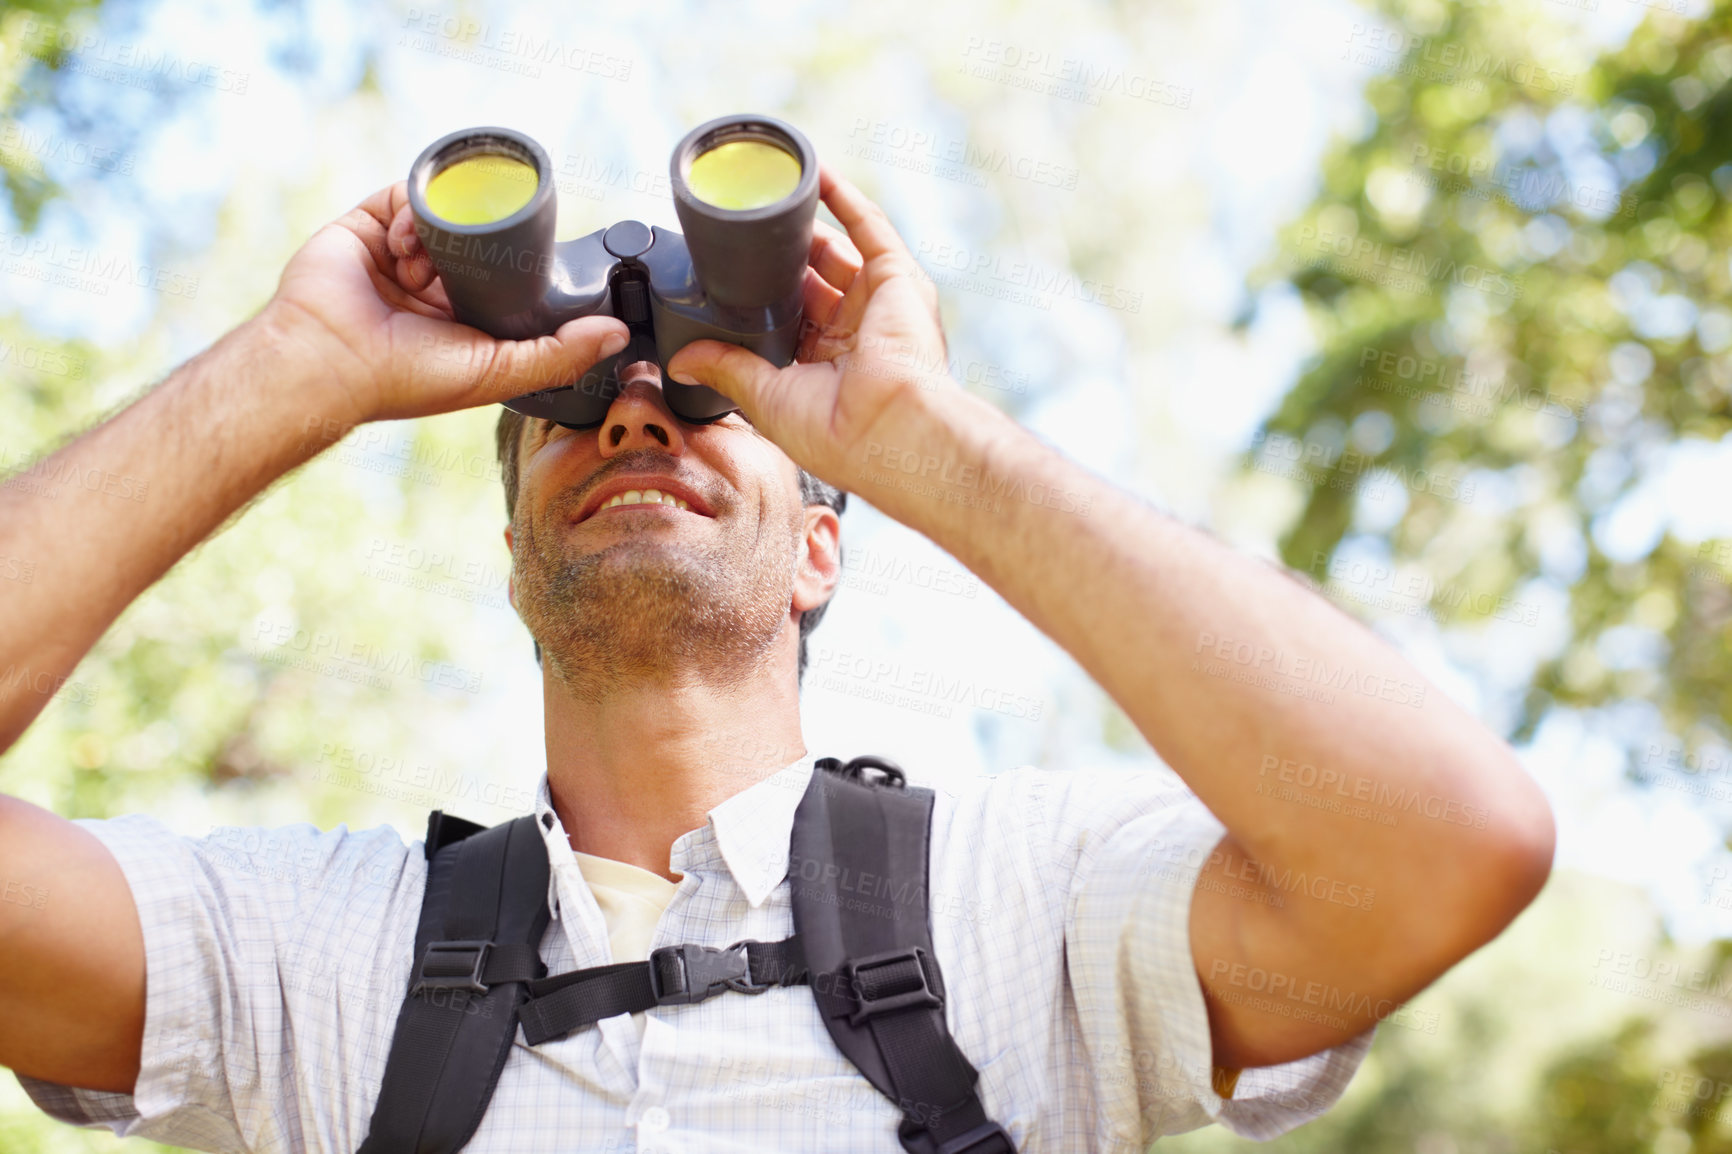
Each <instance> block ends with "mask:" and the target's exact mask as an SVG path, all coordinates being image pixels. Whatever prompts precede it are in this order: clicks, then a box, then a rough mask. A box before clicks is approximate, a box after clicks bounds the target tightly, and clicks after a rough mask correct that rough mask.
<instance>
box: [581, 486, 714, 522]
mask: <svg viewBox="0 0 1732 1154" xmlns="http://www.w3.org/2000/svg"><path fill="white" fill-rule="evenodd" d="M633 505H640V506H641V505H668V506H671V507H673V508H675V509H685V510H686V511H687V512H690V511H691V506H690V505H689V504H687V503H686V502H685V501H684V500H683V499H681V498H679V497H676V496H674V495H673V494H672V493H664V492H662V491H661V490H660V489H627V490H626V491H625V492H623V493H615V494H614V495H613V496H611V497H609V498H608V499H607V500H606V501H605V502H604V503H603V504H602V506H601V508H599V509H597V510H596V513H604V512H606V511H607V510H609V509H619V508H625V507H630V506H633ZM591 516H594V514H591Z"/></svg>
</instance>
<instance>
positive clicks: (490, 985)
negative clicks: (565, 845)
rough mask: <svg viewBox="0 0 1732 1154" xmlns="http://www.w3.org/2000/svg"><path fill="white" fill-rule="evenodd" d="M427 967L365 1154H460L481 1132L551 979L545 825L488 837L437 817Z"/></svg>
mask: <svg viewBox="0 0 1732 1154" xmlns="http://www.w3.org/2000/svg"><path fill="white" fill-rule="evenodd" d="M427 845H428V847H429V864H428V867H427V888H426V891H425V893H424V894H423V896H422V900H421V922H420V925H419V928H417V930H416V932H415V966H414V969H413V971H412V972H411V973H410V977H409V992H408V994H407V996H406V997H405V998H404V1000H403V1008H402V1009H401V1010H400V1011H398V1014H397V1030H396V1033H395V1034H394V1035H393V1036H392V1039H391V1054H390V1057H389V1058H388V1059H387V1060H386V1064H385V1078H384V1082H383V1083H382V1085H381V1086H380V1090H379V1100H378V1102H377V1104H376V1105H375V1106H374V1108H373V1119H372V1122H371V1124H370V1126H369V1128H368V1134H367V1139H366V1141H365V1142H363V1143H362V1144H361V1148H360V1152H359V1154H455V1151H458V1150H461V1149H462V1148H463V1146H464V1144H465V1143H467V1142H468V1141H469V1139H470V1138H471V1137H472V1136H473V1135H474V1133H475V1129H476V1127H477V1126H479V1125H480V1124H481V1118H482V1115H483V1114H485V1113H486V1111H487V1103H488V1100H489V1099H490V1098H492V1096H493V1090H494V1087H495V1086H497V1085H498V1084H499V1073H500V1071H501V1070H502V1069H503V1068H504V1066H505V1059H506V1057H507V1056H508V1055H509V1054H510V1052H511V1043H512V1040H513V1039H514V1038H515V1037H516V1036H517V1007H518V1005H519V1004H520V1003H521V1002H522V1001H523V999H524V998H525V997H526V996H527V989H526V987H527V985H528V983H529V982H530V981H531V980H533V979H536V978H540V977H542V976H543V975H544V974H545V973H546V972H547V969H546V967H545V966H544V965H543V964H542V961H541V954H540V950H541V937H542V935H543V934H544V933H545V932H546V931H547V924H548V921H549V918H550V915H549V913H548V909H547V882H548V864H547V846H546V844H545V843H544V842H543V841H542V839H541V833H540V830H539V829H538V828H537V826H536V824H535V818H534V816H533V815H526V816H524V817H520V818H517V819H515V820H513V821H509V822H505V823H503V824H501V825H497V826H494V827H493V828H491V829H484V828H483V827H481V826H478V825H475V824H474V823H473V822H466V821H464V820H463V819H461V818H453V817H449V816H447V815H445V814H442V813H440V812H439V811H438V810H435V811H434V812H433V814H432V816H431V817H430V818H429V819H428V823H427Z"/></svg>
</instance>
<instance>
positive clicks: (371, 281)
mask: <svg viewBox="0 0 1732 1154" xmlns="http://www.w3.org/2000/svg"><path fill="white" fill-rule="evenodd" d="M436 276H437V274H436V273H435V271H434V268H433V261H432V259H431V258H430V257H429V256H428V255H427V252H426V250H425V249H424V248H422V246H421V242H420V239H419V238H418V237H416V235H415V222H414V216H413V214H412V213H411V212H410V209H409V194H408V186H407V185H406V184H405V183H404V182H402V181H399V182H397V183H396V184H394V185H392V186H391V187H389V188H382V189H380V190H379V191H378V192H376V193H374V194H373V195H372V196H370V197H368V198H367V199H366V200H364V201H362V202H361V203H360V204H359V205H358V206H356V207H355V208H354V209H352V210H351V211H349V212H348V213H346V214H344V215H343V216H342V217H341V218H339V219H338V220H336V221H333V222H332V223H331V224H328V225H326V226H325V227H324V228H322V229H320V230H319V231H318V232H317V233H315V234H314V235H313V237H312V239H311V240H309V241H307V243H306V244H305V245H303V246H302V247H301V250H300V251H299V252H297V253H296V254H295V255H294V258H293V259H291V260H290V261H289V264H288V267H287V268H285V269H284V270H283V275H282V279H281V280H280V281H279V282H278V285H277V292H276V295H275V296H274V297H272V298H271V300H270V302H269V303H268V304H267V305H266V306H265V308H264V310H263V311H262V312H261V314H260V317H259V319H260V320H261V321H263V322H264V323H265V324H267V325H268V326H269V327H270V328H271V329H272V330H274V332H275V333H276V334H277V335H278V336H279V337H280V338H282V347H284V348H286V349H287V350H288V351H289V355H291V356H294V355H296V354H297V352H300V353H304V355H305V356H307V357H308V358H310V359H311V361H312V362H313V363H315V364H317V365H319V366H322V368H323V373H321V377H322V378H325V379H328V381H329V383H330V385H331V386H332V393H331V398H332V403H333V404H334V405H335V406H336V407H337V409H338V411H339V412H341V413H342V414H343V415H344V416H346V417H347V418H348V421H347V422H345V423H350V424H357V425H358V424H361V423H362V422H365V421H379V420H396V419H400V418H404V417H423V416H429V415H431V414H434V413H444V412H449V411H451V410H454V409H465V408H469V407H471V406H474V405H486V404H494V403H497V402H500V401H505V400H509V399H510V398H512V397H515V396H520V395H522V394H523V393H527V392H532V391H534V390H536V389H543V388H548V387H551V386H553V385H558V384H564V383H567V382H569V381H573V380H575V379H576V378H577V377H578V376H579V375H581V374H582V373H583V372H584V371H585V370H586V369H588V368H589V367H590V366H591V365H593V364H595V363H596V362H597V361H599V360H601V359H603V358H604V357H609V356H612V355H613V354H614V353H617V352H618V351H619V350H620V349H622V348H624V347H625V342H626V338H627V331H626V327H625V325H624V324H622V323H621V322H620V321H617V320H615V319H613V318H612V317H600V316H596V317H584V318H582V319H581V320H574V321H568V322H566V323H565V324H564V325H562V326H561V327H560V329H559V331H558V332H556V333H554V334H553V335H551V336H544V337H538V338H536V339H534V340H524V341H501V340H495V339H494V338H492V337H490V336H488V335H487V334H486V333H484V332H482V331H481V330H479V329H474V328H470V327H469V326H468V325H462V324H458V323H457V322H456V321H455V320H453V319H452V311H451V302H450V300H449V299H448V298H447V297H446V295H445V289H444V286H443V285H442V284H440V283H438V282H437V280H436Z"/></svg>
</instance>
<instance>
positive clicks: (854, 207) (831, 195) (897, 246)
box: [818, 164, 914, 262]
mask: <svg viewBox="0 0 1732 1154" xmlns="http://www.w3.org/2000/svg"><path fill="white" fill-rule="evenodd" d="M818 196H819V198H820V199H822V200H823V202H824V204H825V207H827V208H829V210H830V211H831V212H832V213H834V214H835V217H836V219H837V220H839V221H841V222H842V227H843V228H846V229H847V230H848V239H849V240H851V241H853V242H854V247H855V248H856V249H858V250H859V251H860V257H861V260H862V261H863V262H864V261H870V260H872V259H874V258H875V257H880V256H884V255H886V254H890V255H894V256H904V257H908V259H909V260H913V259H914V258H913V256H911V255H910V254H909V252H908V246H907V245H905V244H903V243H902V238H901V237H900V236H898V235H897V233H896V229H895V227H894V226H892V225H891V223H890V218H889V217H888V216H885V215H884V210H883V209H881V208H879V207H878V206H877V205H876V204H874V203H873V202H872V201H871V200H869V199H867V196H866V194H865V193H863V192H861V191H860V190H859V189H858V188H855V187H854V186H853V185H852V184H850V183H849V182H848V181H847V180H846V179H845V178H844V177H843V176H841V174H839V173H838V172H837V171H836V170H835V169H833V168H831V167H830V166H828V165H825V164H820V165H819V166H818Z"/></svg>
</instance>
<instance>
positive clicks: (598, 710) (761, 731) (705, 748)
mask: <svg viewBox="0 0 1732 1154" xmlns="http://www.w3.org/2000/svg"><path fill="white" fill-rule="evenodd" d="M544 669H545V663H544ZM791 672H792V671H791V670H790V669H789V668H787V667H786V666H784V665H783V663H781V662H765V663H764V668H762V669H761V670H759V671H758V672H755V673H753V674H751V675H748V676H747V677H746V678H745V679H743V680H740V679H737V678H735V679H730V680H729V682H728V683H726V684H722V685H717V684H705V683H701V682H688V681H680V682H677V683H675V684H671V685H670V684H669V683H668V682H667V681H665V680H662V679H659V678H658V679H657V680H656V682H655V683H654V684H651V683H648V682H643V681H634V682H631V683H628V684H624V685H619V686H615V687H612V688H610V689H609V691H608V692H607V693H605V694H603V695H601V696H599V697H596V698H590V699H580V698H577V697H574V696H572V694H571V693H569V692H568V691H567V690H566V689H565V687H564V686H562V685H561V684H560V683H559V681H558V680H557V679H556V678H554V677H552V676H550V675H549V674H547V673H546V672H545V671H544V672H543V675H542V698H543V704H544V708H545V711H546V728H547V778H548V791H549V793H550V794H551V795H552V799H553V809H554V812H555V813H557V814H558V815H559V820H560V822H561V823H562V824H563V825H564V826H565V830H566V833H567V835H568V836H569V838H570V840H571V848H572V849H573V850H576V851H577V852H578V853H587V854H594V855H595V856H597V857H605V858H612V859H613V860H615V861H622V862H627V863H629V864H631V865H635V866H639V867H641V868H643V869H646V870H649V871H650V872H651V873H655V874H660V875H661V876H662V877H665V878H667V879H668V880H669V881H678V880H679V878H680V875H679V874H676V873H673V872H672V871H671V870H670V869H669V867H668V860H669V856H670V854H671V852H672V848H673V843H674V841H675V840H676V839H678V838H679V837H680V835H681V834H684V833H687V832H689V831H691V830H694V829H697V828H699V827H701V826H702V825H703V824H704V822H705V821H706V820H707V815H708V813H709V811H710V810H711V809H713V808H715V807H716V806H718V805H720V804H721V803H722V802H724V801H726V800H727V799H728V798H730V797H732V796H734V794H736V793H739V792H740V791H742V790H744V789H747V788H749V787H750V786H752V785H754V784H756V783H757V782H759V781H762V780H764V779H765V778H766V777H769V776H770V775H772V774H774V773H775V772H776V771H777V770H780V769H782V768H784V767H786V766H787V765H789V764H790V763H792V762H795V761H798V760H799V759H800V758H802V757H804V756H805V754H806V743H805V739H804V738H803V737H802V736H801V733H800V696H799V690H798V688H797V687H796V686H795V684H794V681H793V678H792V677H790V676H789V674H790V673H791Z"/></svg>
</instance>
